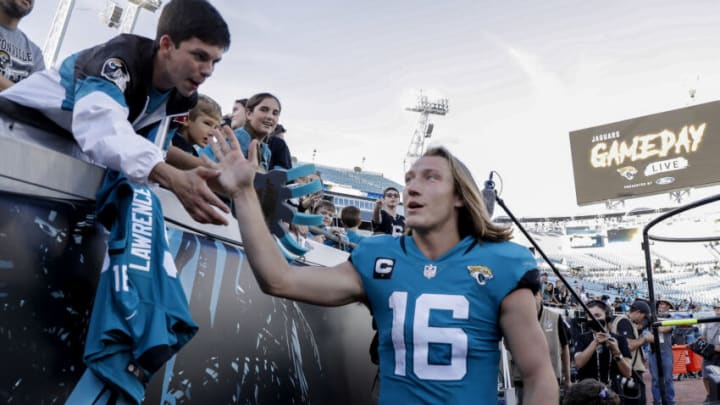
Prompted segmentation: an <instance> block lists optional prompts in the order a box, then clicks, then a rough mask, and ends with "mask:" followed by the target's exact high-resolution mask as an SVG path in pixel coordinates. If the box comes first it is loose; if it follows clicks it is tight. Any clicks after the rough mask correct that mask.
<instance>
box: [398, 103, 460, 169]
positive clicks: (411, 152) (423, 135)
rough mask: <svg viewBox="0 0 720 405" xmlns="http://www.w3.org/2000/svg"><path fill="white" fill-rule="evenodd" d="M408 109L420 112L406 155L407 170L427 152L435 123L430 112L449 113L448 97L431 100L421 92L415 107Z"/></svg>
mask: <svg viewBox="0 0 720 405" xmlns="http://www.w3.org/2000/svg"><path fill="white" fill-rule="evenodd" d="M405 110H407V111H413V112H418V113H420V118H418V123H417V127H415V133H414V134H413V137H412V140H411V141H410V147H409V148H408V151H407V155H405V160H404V161H403V163H404V166H405V167H404V170H405V171H407V170H408V169H409V168H410V166H412V164H413V163H415V161H416V160H418V159H419V158H420V156H422V154H423V152H425V141H426V140H428V139H430V136H432V132H433V128H434V125H433V123H432V122H430V114H434V115H445V114H447V113H448V111H449V109H448V99H446V98H441V99H437V100H429V99H428V97H427V96H424V95H423V94H422V91H421V92H420V96H418V99H417V104H415V106H414V107H409V108H406V109H405Z"/></svg>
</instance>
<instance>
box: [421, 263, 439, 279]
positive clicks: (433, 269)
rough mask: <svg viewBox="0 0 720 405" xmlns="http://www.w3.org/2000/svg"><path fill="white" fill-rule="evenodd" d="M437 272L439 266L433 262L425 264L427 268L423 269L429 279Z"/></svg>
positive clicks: (424, 274)
mask: <svg viewBox="0 0 720 405" xmlns="http://www.w3.org/2000/svg"><path fill="white" fill-rule="evenodd" d="M436 274H437V266H434V265H432V264H427V265H425V268H424V269H423V276H425V278H427V279H431V278H433V277H435V275H436Z"/></svg>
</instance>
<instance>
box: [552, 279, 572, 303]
mask: <svg viewBox="0 0 720 405" xmlns="http://www.w3.org/2000/svg"><path fill="white" fill-rule="evenodd" d="M554 301H555V303H557V304H560V305H565V304H568V303H569V301H570V292H569V291H568V289H567V287H565V284H564V283H563V282H562V280H558V281H557V282H556V283H555V300H554Z"/></svg>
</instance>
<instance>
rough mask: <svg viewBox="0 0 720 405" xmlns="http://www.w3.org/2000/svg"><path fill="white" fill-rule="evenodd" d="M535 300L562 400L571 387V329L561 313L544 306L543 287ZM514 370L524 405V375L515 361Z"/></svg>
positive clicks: (519, 400)
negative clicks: (566, 324) (569, 329)
mask: <svg viewBox="0 0 720 405" xmlns="http://www.w3.org/2000/svg"><path fill="white" fill-rule="evenodd" d="M535 302H536V305H537V311H538V322H540V326H541V327H542V330H543V332H544V333H545V340H546V341H547V344H548V347H549V348H550V360H551V362H552V366H553V370H554V371H555V377H556V378H557V379H558V383H559V385H560V400H561V401H562V396H563V394H564V393H565V392H566V391H567V389H568V388H569V387H570V345H569V331H568V328H567V327H566V326H565V324H564V322H563V320H562V316H560V314H558V313H555V312H552V311H550V310H549V309H545V308H544V307H543V291H542V289H540V290H538V291H537V292H536V293H535ZM512 372H513V373H512V374H513V386H515V396H516V397H517V405H522V403H523V384H522V375H520V371H519V370H518V369H517V367H515V363H512Z"/></svg>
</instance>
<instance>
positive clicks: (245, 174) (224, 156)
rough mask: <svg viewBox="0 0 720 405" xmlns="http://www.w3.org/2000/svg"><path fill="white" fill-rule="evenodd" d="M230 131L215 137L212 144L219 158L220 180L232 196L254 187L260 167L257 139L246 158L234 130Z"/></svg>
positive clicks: (251, 145) (251, 144)
mask: <svg viewBox="0 0 720 405" xmlns="http://www.w3.org/2000/svg"><path fill="white" fill-rule="evenodd" d="M224 132H226V131H224ZM229 132H230V133H229V134H226V133H223V135H224V136H221V137H220V139H213V140H212V141H211V142H210V145H211V148H212V151H213V153H214V154H215V156H216V157H217V159H218V164H219V170H220V177H218V182H219V183H220V186H221V187H222V189H223V190H224V191H225V193H226V194H227V195H229V196H231V197H232V196H234V195H235V194H237V193H238V192H240V191H243V190H244V189H245V190H247V189H253V180H254V179H255V172H256V171H257V169H258V159H257V144H258V142H257V141H256V140H253V141H252V142H250V145H249V147H248V158H247V159H245V156H243V154H242V151H241V150H240V144H239V143H238V140H237V138H236V137H235V135H234V134H232V131H229ZM223 138H224V139H223Z"/></svg>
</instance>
